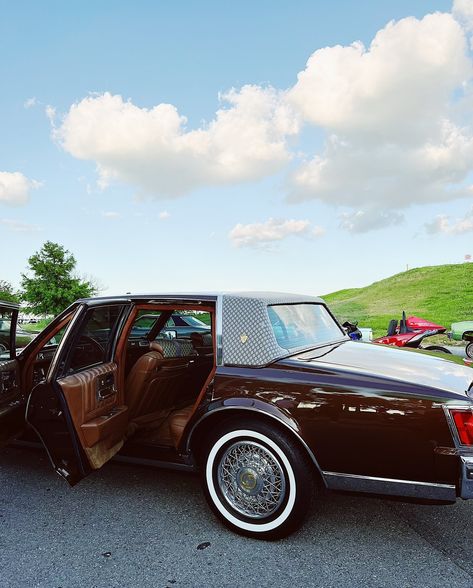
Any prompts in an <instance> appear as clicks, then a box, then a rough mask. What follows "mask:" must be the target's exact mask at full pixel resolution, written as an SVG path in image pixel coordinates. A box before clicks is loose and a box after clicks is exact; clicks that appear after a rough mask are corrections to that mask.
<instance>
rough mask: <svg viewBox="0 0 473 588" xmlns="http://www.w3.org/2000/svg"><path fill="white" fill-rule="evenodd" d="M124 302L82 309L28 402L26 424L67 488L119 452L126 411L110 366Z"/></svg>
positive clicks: (120, 383)
mask: <svg viewBox="0 0 473 588" xmlns="http://www.w3.org/2000/svg"><path fill="white" fill-rule="evenodd" d="M129 310H130V304H129V302H128V301H123V300H119V301H116V302H115V301H114V302H113V303H103V304H100V303H99V304H94V305H92V306H88V305H86V304H81V305H79V306H78V307H77V309H76V310H75V312H74V316H73V317H71V320H70V322H69V324H68V326H67V328H66V330H65V332H64V335H63V337H62V339H61V342H60V344H59V346H58V349H57V351H56V354H55V355H54V358H53V360H52V362H51V365H50V366H49V370H48V373H47V376H46V379H45V381H43V382H41V383H39V384H38V385H36V386H35V387H34V388H33V390H32V392H31V394H30V397H29V400H28V406H27V410H26V420H27V422H28V423H29V424H30V425H31V426H32V427H33V428H34V429H35V431H36V432H37V433H38V435H39V437H40V438H41V440H42V442H43V444H44V445H45V446H46V449H47V450H48V454H49V457H50V459H51V461H52V463H53V466H54V468H55V469H56V471H57V472H58V473H59V474H60V475H61V476H63V477H64V478H65V479H66V480H67V481H68V482H69V483H70V484H71V485H74V484H76V483H77V482H79V481H80V480H81V479H82V478H84V477H85V476H87V475H88V474H89V473H90V472H91V471H93V470H96V469H98V468H100V467H101V466H102V465H103V464H104V463H105V462H106V461H108V460H109V459H110V458H111V457H113V456H114V455H115V453H117V451H119V450H120V448H121V447H122V445H123V443H124V440H125V436H126V431H127V426H128V409H127V407H126V406H124V402H123V397H124V392H123V385H124V381H123V377H121V378H120V373H121V370H120V369H119V366H118V365H117V363H115V362H114V360H113V357H114V348H115V344H116V341H117V339H118V336H119V334H120V325H121V324H122V322H123V321H124V320H125V318H126V316H127V312H129Z"/></svg>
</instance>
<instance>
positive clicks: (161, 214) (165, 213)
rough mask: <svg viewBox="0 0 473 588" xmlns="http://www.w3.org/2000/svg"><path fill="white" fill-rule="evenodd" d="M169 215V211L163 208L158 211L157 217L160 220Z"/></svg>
mask: <svg viewBox="0 0 473 588" xmlns="http://www.w3.org/2000/svg"><path fill="white" fill-rule="evenodd" d="M170 216H171V215H170V214H169V212H168V211H167V210H163V211H161V212H160V213H159V218H160V219H161V220H166V219H168V218H169V217H170Z"/></svg>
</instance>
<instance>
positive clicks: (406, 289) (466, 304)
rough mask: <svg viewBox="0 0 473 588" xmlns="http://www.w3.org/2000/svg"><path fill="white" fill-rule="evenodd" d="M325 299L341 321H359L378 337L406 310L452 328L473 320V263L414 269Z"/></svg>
mask: <svg viewBox="0 0 473 588" xmlns="http://www.w3.org/2000/svg"><path fill="white" fill-rule="evenodd" d="M323 298H324V300H325V301H326V302H327V303H328V304H329V305H330V308H331V309H332V311H333V312H334V313H335V315H336V316H337V318H338V319H339V320H341V321H342V322H344V321H345V320H350V321H358V324H359V326H360V327H371V328H372V329H373V331H374V335H375V336H380V335H383V334H385V333H386V329H387V326H388V323H389V321H390V320H391V319H392V318H397V319H399V318H401V313H402V311H403V310H405V311H406V314H407V315H408V316H409V315H417V316H420V317H422V318H425V319H429V320H432V321H435V322H437V323H439V324H441V325H444V326H446V327H447V328H449V327H450V324H451V323H452V322H455V321H460V320H473V263H462V264H454V265H437V266H431V267H421V268H417V269H412V270H409V271H406V272H403V273H400V274H396V275H394V276H392V277H390V278H386V279H385V280H381V281H379V282H374V284H371V285H370V286H366V287H365V288H352V289H349V290H340V291H338V292H333V293H332V294H327V295H326V296H323Z"/></svg>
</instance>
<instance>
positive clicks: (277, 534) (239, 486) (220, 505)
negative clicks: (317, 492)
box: [202, 419, 313, 539]
mask: <svg viewBox="0 0 473 588" xmlns="http://www.w3.org/2000/svg"><path fill="white" fill-rule="evenodd" d="M203 458H204V460H203V464H202V465H203V467H202V484H203V488H204V493H205V497H206V499H207V501H208V503H209V505H210V507H211V508H212V510H213V511H214V513H215V514H216V515H217V516H218V518H219V519H220V520H221V521H222V522H223V523H224V524H225V525H227V526H228V527H229V528H230V529H232V530H234V531H236V532H237V533H241V534H244V535H248V536H250V537H256V538H260V539H279V538H281V537H285V536H287V535H288V534H289V533H292V532H293V531H294V530H295V529H297V528H298V527H299V526H300V525H301V524H302V522H303V520H304V518H305V516H306V514H307V510H308V508H309V505H310V502H311V497H312V489H313V476H312V473H311V469H312V464H311V462H310V461H309V456H308V455H307V454H306V453H304V451H302V450H301V449H300V447H298V446H297V444H296V443H295V442H294V441H293V439H292V438H291V437H290V436H289V435H286V434H285V433H284V432H283V431H281V430H280V429H279V428H273V427H271V425H270V424H269V423H263V422H258V421H255V420H251V419H248V420H245V419H241V420H238V421H226V422H223V423H222V424H221V425H220V426H218V427H216V428H215V429H214V430H213V431H212V432H211V433H210V434H209V437H208V440H207V443H206V444H205V445H204V455H203Z"/></svg>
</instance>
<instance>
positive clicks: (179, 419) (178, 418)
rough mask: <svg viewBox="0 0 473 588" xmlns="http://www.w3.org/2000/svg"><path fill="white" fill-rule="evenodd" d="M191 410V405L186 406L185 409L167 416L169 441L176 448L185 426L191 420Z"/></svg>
mask: <svg viewBox="0 0 473 588" xmlns="http://www.w3.org/2000/svg"><path fill="white" fill-rule="evenodd" d="M192 408H193V406H192V404H191V405H190V406H186V407H185V408H181V409H180V410H175V411H174V412H173V413H171V414H170V415H169V419H168V423H169V432H170V433H171V439H172V442H173V444H174V447H176V448H177V445H178V443H179V441H180V439H181V437H182V433H183V431H184V427H185V426H186V425H187V423H188V422H189V419H190V418H191V415H192Z"/></svg>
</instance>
